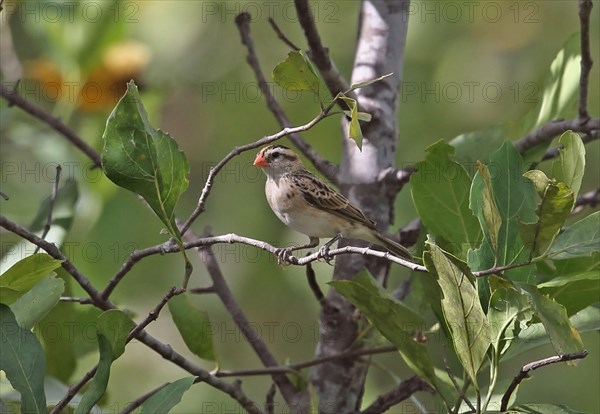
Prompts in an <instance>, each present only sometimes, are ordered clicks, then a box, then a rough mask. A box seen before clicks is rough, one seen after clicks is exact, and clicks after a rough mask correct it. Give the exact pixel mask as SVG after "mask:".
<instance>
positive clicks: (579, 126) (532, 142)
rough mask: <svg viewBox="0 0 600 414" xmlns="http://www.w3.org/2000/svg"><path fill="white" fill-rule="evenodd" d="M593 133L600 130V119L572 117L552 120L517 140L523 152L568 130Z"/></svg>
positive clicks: (518, 148)
mask: <svg viewBox="0 0 600 414" xmlns="http://www.w3.org/2000/svg"><path fill="white" fill-rule="evenodd" d="M569 130H571V131H573V132H585V133H591V132H593V131H598V130H600V119H598V118H587V119H579V118H578V119H571V120H561V121H551V122H548V123H547V124H545V125H542V126H541V127H540V128H538V129H536V130H534V131H531V132H530V133H529V134H527V135H525V136H524V137H523V138H521V139H519V140H518V141H516V142H515V147H516V148H517V150H518V151H519V152H520V153H521V154H523V153H524V152H526V151H527V150H530V149H531V148H533V147H535V146H537V145H539V144H541V143H542V142H546V141H550V140H552V139H553V138H555V137H556V136H558V135H560V134H562V133H563V132H566V131H569Z"/></svg>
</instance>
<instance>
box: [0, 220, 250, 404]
mask: <svg viewBox="0 0 600 414" xmlns="http://www.w3.org/2000/svg"><path fill="white" fill-rule="evenodd" d="M0 226H1V227H4V228H5V229H7V230H8V231H10V232H12V233H15V234H17V235H19V236H21V237H22V238H24V239H25V240H28V241H30V242H31V243H33V244H35V245H36V246H40V247H41V248H42V249H44V250H45V251H46V252H47V253H48V254H49V255H50V256H52V257H53V258H54V259H58V260H62V263H61V265H62V267H63V269H65V270H66V272H67V273H69V274H70V275H71V276H72V277H73V278H74V279H75V280H76V281H77V283H78V284H79V285H80V286H81V287H82V288H83V289H84V290H85V291H86V293H87V294H88V295H89V296H90V299H91V301H92V303H93V305H94V306H96V307H97V308H99V309H102V310H109V309H116V306H115V305H113V304H112V303H111V302H110V301H108V300H106V299H103V298H102V297H101V294H100V292H98V291H97V290H96V289H95V288H94V287H93V286H92V285H91V284H90V282H89V280H88V279H87V277H85V276H84V275H83V274H82V273H81V272H80V271H79V270H78V269H77V268H76V267H75V266H73V264H72V263H71V262H70V261H69V260H68V259H67V257H66V256H65V255H64V254H62V252H61V251H60V250H59V249H58V248H57V247H56V246H55V245H54V244H52V243H49V242H47V241H45V240H43V239H41V238H39V237H38V236H36V235H35V234H33V233H31V232H30V231H29V230H27V229H26V228H24V227H22V226H20V225H18V224H16V223H14V222H12V221H10V220H8V219H7V218H6V217H4V216H2V215H0ZM136 338H137V339H138V340H139V341H140V342H142V343H143V344H144V345H146V346H147V347H149V348H150V349H152V350H153V351H154V352H156V353H157V354H159V355H160V356H162V357H163V358H164V359H166V360H168V361H170V362H172V363H173V364H175V365H177V366H179V367H180V368H182V369H184V370H186V371H187V372H189V373H190V374H192V375H195V376H197V377H198V378H199V380H200V381H203V382H205V383H207V384H208V385H210V386H212V387H214V388H216V389H218V390H220V391H222V392H224V393H225V394H228V395H229V396H231V397H232V398H233V399H235V400H236V401H238V402H239V403H240V405H241V406H242V407H243V408H244V409H245V410H246V411H247V412H249V413H252V414H260V413H261V410H260V409H258V408H257V407H256V405H255V404H254V402H253V401H252V400H250V399H249V398H248V396H246V394H244V392H243V391H242V390H241V388H240V387H239V385H237V384H228V383H225V382H223V381H221V380H219V379H218V378H217V377H216V376H215V375H212V374H211V373H210V372H208V371H206V370H204V369H202V368H201V367H199V366H197V365H195V364H193V363H192V362H191V361H190V360H188V359H187V358H185V357H184V356H183V355H181V354H179V353H178V352H176V351H175V350H173V348H171V346H169V345H167V344H165V343H163V342H161V341H159V340H158V339H156V338H154V337H153V336H152V335H149V334H148V333H146V332H145V331H140V332H138V333H137V335H136ZM92 375H93V374H92ZM86 377H87V375H86ZM90 378H91V377H90ZM88 381H89V379H88ZM86 382H87V381H86ZM73 395H74V394H73ZM71 398H73V396H71ZM71 398H70V399H71ZM70 399H68V401H70ZM68 401H66V403H68ZM65 405H66V404H65ZM59 411H60V410H58V411H55V412H59Z"/></svg>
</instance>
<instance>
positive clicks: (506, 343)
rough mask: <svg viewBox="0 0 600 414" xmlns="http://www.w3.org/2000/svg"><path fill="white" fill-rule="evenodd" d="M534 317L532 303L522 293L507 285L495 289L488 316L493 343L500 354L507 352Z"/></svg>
mask: <svg viewBox="0 0 600 414" xmlns="http://www.w3.org/2000/svg"><path fill="white" fill-rule="evenodd" d="M532 317H533V312H532V310H531V304H530V303H529V301H528V300H527V297H526V296H524V295H523V294H522V293H520V292H519V291H517V290H516V289H513V288H506V287H502V288H499V289H496V290H494V292H493V293H492V296H491V298H490V305H489V307H488V314H487V318H488V321H489V323H490V337H491V338H492V345H493V346H494V348H495V349H496V352H497V353H498V354H499V355H502V354H504V352H506V350H507V349H508V348H509V347H510V344H511V342H512V341H513V339H515V338H516V337H517V336H518V335H519V332H520V331H521V330H522V329H525V328H526V327H527V324H528V323H529V321H530V320H531V318H532Z"/></svg>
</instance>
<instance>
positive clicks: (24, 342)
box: [0, 304, 46, 414]
mask: <svg viewBox="0 0 600 414" xmlns="http://www.w3.org/2000/svg"><path fill="white" fill-rule="evenodd" d="M0 339H1V341H2V352H0V370H2V371H4V372H5V373H6V377H7V378H8V380H9V381H10V383H11V385H12V387H13V388H14V389H15V390H17V391H18V392H19V393H21V412H23V413H37V414H45V413H46V395H45V394H44V371H45V369H46V358H45V356H44V351H43V349H42V346H41V345H40V343H39V342H38V340H37V339H36V338H35V336H34V335H33V334H32V333H31V332H30V331H29V330H28V329H23V328H21V327H20V326H19V324H18V323H17V320H16V318H15V316H14V315H13V313H12V312H11V310H10V308H9V307H8V306H6V305H3V304H0Z"/></svg>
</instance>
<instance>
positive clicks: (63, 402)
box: [49, 366, 98, 414]
mask: <svg viewBox="0 0 600 414" xmlns="http://www.w3.org/2000/svg"><path fill="white" fill-rule="evenodd" d="M97 369H98V366H95V367H93V368H92V369H90V370H89V371H88V372H86V373H85V375H84V376H83V377H82V378H81V379H80V380H79V381H78V382H76V383H74V384H72V385H71V386H70V387H69V389H68V390H67V393H66V394H65V395H64V396H63V397H62V398H61V399H60V401H58V402H57V403H56V405H55V406H54V407H52V410H50V413H49V414H60V413H61V412H62V410H63V409H64V408H65V407H66V406H67V404H69V401H71V400H72V399H73V397H75V395H77V393H78V392H79V390H81V388H83V386H84V385H85V384H87V383H88V382H89V381H90V380H91V379H92V378H93V377H94V374H96V370H97Z"/></svg>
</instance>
